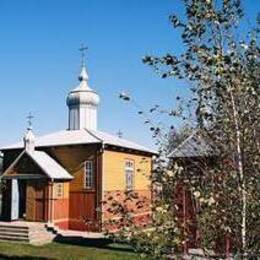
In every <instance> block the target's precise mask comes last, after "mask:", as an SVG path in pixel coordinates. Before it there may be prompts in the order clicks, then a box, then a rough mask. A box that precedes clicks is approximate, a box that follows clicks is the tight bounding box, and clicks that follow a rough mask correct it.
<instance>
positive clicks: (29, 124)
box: [26, 112, 34, 129]
mask: <svg viewBox="0 0 260 260" xmlns="http://www.w3.org/2000/svg"><path fill="white" fill-rule="evenodd" d="M33 118H34V116H33V115H32V112H30V113H29V115H28V116H27V117H26V119H27V123H28V129H32V120H33Z"/></svg>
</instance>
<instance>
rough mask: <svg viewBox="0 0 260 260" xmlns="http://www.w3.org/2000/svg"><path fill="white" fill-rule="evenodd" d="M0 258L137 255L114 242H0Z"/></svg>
mask: <svg viewBox="0 0 260 260" xmlns="http://www.w3.org/2000/svg"><path fill="white" fill-rule="evenodd" d="M0 259H22V260H25V259H26V260H27V259H28V260H30V259H42V260H47V259H87V260H88V259H91V260H92V259H93V260H103V259H107V260H112V259H119V260H120V259H126V260H128V259H129V260H130V259H131V260H132V259H133V260H135V259H138V257H137V256H136V255H135V254H134V253H132V252H130V251H129V249H127V248H126V247H122V246H118V245H116V244H109V243H106V244H98V245H97V247H95V246H94V243H92V244H91V243H89V245H87V243H86V244H83V245H82V244H81V245H80V244H76V243H74V244H69V243H68V242H67V243H59V242H53V243H51V244H48V245H45V246H37V247H36V246H31V245H27V244H18V243H2V242H0Z"/></svg>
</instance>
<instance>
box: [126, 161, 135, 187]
mask: <svg viewBox="0 0 260 260" xmlns="http://www.w3.org/2000/svg"><path fill="white" fill-rule="evenodd" d="M128 163H130V164H131V166H128V165H127V164H128ZM127 171H131V172H132V187H131V188H130V187H128V183H127V175H126V173H127ZM124 175H125V176H124V177H125V189H126V190H127V191H131V190H134V188H135V161H134V160H131V159H125V167H124Z"/></svg>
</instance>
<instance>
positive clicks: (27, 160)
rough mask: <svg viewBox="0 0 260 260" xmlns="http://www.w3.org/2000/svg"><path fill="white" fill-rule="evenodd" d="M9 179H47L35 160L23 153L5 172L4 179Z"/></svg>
mask: <svg viewBox="0 0 260 260" xmlns="http://www.w3.org/2000/svg"><path fill="white" fill-rule="evenodd" d="M9 177H11V178H12V177H18V178H19V177H29V178H35V177H42V178H44V177H47V176H46V174H45V173H44V172H43V171H42V170H41V168H40V167H39V166H38V165H37V164H36V163H35V162H34V160H33V159H32V158H31V157H30V156H29V155H28V154H27V153H26V152H23V153H21V154H20V155H19V156H18V157H17V159H16V160H15V161H14V162H13V163H12V164H11V166H10V167H9V168H8V169H7V170H6V171H5V172H4V174H3V178H4V179H5V178H6V179H8V178H9Z"/></svg>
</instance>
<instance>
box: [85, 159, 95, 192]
mask: <svg viewBox="0 0 260 260" xmlns="http://www.w3.org/2000/svg"><path fill="white" fill-rule="evenodd" d="M85 188H86V189H94V188H95V187H94V168H93V161H86V162H85Z"/></svg>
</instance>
